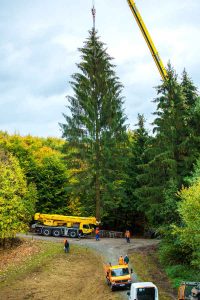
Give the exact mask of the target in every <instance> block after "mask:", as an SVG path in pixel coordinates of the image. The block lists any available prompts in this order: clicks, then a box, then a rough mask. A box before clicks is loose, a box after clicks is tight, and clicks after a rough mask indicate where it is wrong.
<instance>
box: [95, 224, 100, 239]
mask: <svg viewBox="0 0 200 300" xmlns="http://www.w3.org/2000/svg"><path fill="white" fill-rule="evenodd" d="M95 238H96V241H99V227H97V228H96V230H95Z"/></svg>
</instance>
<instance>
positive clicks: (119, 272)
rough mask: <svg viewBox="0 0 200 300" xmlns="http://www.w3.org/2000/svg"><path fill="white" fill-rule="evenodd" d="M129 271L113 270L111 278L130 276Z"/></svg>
mask: <svg viewBox="0 0 200 300" xmlns="http://www.w3.org/2000/svg"><path fill="white" fill-rule="evenodd" d="M128 274H129V270H128V268H121V269H114V270H111V276H113V277H114V276H123V275H128Z"/></svg>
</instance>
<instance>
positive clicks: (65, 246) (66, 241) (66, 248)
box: [64, 239, 69, 253]
mask: <svg viewBox="0 0 200 300" xmlns="http://www.w3.org/2000/svg"><path fill="white" fill-rule="evenodd" d="M64 250H65V253H69V242H68V240H67V239H65V240H64Z"/></svg>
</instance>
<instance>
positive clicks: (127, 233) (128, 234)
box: [125, 230, 131, 243]
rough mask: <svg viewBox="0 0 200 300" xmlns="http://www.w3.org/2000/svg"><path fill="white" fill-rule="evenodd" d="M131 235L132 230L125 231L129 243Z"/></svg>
mask: <svg viewBox="0 0 200 300" xmlns="http://www.w3.org/2000/svg"><path fill="white" fill-rule="evenodd" d="M130 236H131V234H130V231H129V230H126V232H125V238H126V241H127V243H130Z"/></svg>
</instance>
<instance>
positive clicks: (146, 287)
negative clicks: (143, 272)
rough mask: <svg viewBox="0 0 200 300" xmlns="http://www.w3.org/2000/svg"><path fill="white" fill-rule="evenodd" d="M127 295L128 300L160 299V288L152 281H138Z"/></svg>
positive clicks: (132, 285)
mask: <svg viewBox="0 0 200 300" xmlns="http://www.w3.org/2000/svg"><path fill="white" fill-rule="evenodd" d="M127 295H128V296H129V298H128V300H158V288H157V287H156V286H155V284H153V283H152V282H136V283H132V284H131V289H130V292H128V293H127Z"/></svg>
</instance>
